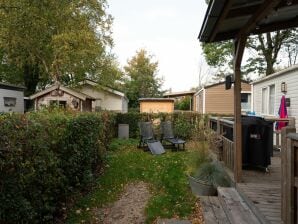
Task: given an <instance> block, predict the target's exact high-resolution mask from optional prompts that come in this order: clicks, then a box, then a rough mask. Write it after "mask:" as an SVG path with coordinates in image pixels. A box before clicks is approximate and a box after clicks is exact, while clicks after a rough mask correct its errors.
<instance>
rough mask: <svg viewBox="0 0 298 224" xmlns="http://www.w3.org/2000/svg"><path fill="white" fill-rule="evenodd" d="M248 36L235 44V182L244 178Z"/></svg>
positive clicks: (241, 37) (239, 39)
mask: <svg viewBox="0 0 298 224" xmlns="http://www.w3.org/2000/svg"><path fill="white" fill-rule="evenodd" d="M246 39H247V36H240V38H238V39H236V40H235V42H234V47H235V49H234V50H235V54H234V129H233V131H234V180H235V182H236V183H239V182H240V181H241V176H242V124H241V61H242V57H243V53H244V48H245V44H246Z"/></svg>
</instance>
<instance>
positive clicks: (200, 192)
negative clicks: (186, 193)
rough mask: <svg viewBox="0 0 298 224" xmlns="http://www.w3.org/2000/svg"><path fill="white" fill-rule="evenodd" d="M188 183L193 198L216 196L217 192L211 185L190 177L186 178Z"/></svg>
mask: <svg viewBox="0 0 298 224" xmlns="http://www.w3.org/2000/svg"><path fill="white" fill-rule="evenodd" d="M188 181H189V184H190V188H191V191H192V193H193V194H194V195H195V196H214V195H216V194H217V190H216V188H215V187H214V186H213V184H209V183H206V182H205V181H202V180H199V179H197V178H194V177H192V176H188Z"/></svg>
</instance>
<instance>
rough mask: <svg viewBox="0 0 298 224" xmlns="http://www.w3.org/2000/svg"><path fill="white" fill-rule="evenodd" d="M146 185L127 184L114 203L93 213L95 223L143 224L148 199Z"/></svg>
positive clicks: (142, 183)
mask: <svg viewBox="0 0 298 224" xmlns="http://www.w3.org/2000/svg"><path fill="white" fill-rule="evenodd" d="M150 196H151V194H150V191H149V187H148V184H146V183H144V182H138V183H130V184H128V185H127V186H126V187H125V189H124V192H123V194H122V196H121V197H120V198H119V200H117V201H116V202H115V203H113V204H111V205H109V206H107V207H105V208H102V209H98V210H95V211H94V215H95V217H96V221H98V223H103V224H127V223H133V224H141V223H145V220H146V216H145V207H146V204H147V202H148V200H149V198H150Z"/></svg>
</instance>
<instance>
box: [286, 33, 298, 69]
mask: <svg viewBox="0 0 298 224" xmlns="http://www.w3.org/2000/svg"><path fill="white" fill-rule="evenodd" d="M297 36H298V29H297V28H296V29H294V30H293V31H292V32H291V33H290V35H289V38H288V39H287V41H286V42H285V43H284V45H283V47H282V53H283V55H284V56H285V57H287V58H288V66H292V65H295V64H296V63H297V62H298V61H297V59H298V58H297V57H298V39H297Z"/></svg>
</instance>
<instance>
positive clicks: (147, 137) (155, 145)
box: [139, 122, 166, 155]
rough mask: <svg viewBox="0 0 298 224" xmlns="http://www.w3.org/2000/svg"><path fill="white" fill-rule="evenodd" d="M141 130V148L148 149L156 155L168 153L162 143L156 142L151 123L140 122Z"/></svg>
mask: <svg viewBox="0 0 298 224" xmlns="http://www.w3.org/2000/svg"><path fill="white" fill-rule="evenodd" d="M139 128H140V142H139V147H143V148H144V147H148V148H149V150H150V151H151V153H152V154H154V155H160V154H163V153H165V152H166V151H165V149H164V147H163V146H162V144H161V143H160V141H158V140H156V138H155V136H154V133H153V128H152V123H151V122H140V123H139Z"/></svg>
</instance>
